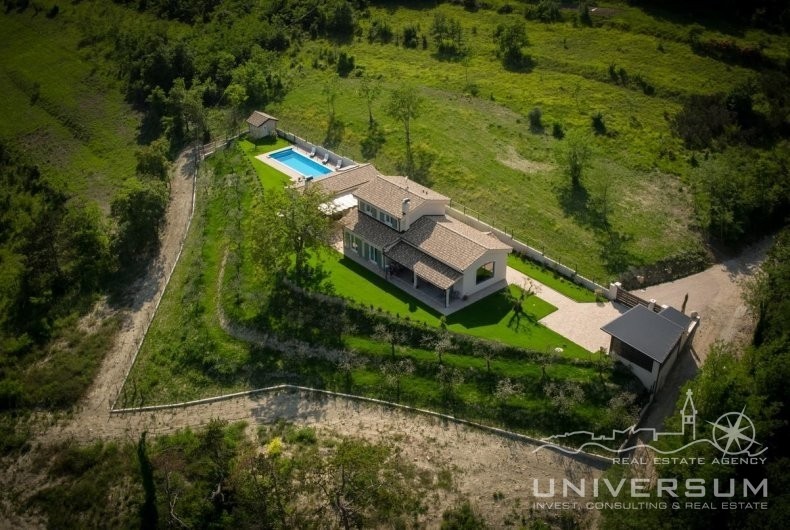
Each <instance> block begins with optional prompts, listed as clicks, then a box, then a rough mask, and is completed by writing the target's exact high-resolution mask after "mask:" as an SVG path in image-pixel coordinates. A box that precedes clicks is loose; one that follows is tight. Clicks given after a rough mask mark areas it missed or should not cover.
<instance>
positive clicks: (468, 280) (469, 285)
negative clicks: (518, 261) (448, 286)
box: [455, 250, 507, 296]
mask: <svg viewBox="0 0 790 530" xmlns="http://www.w3.org/2000/svg"><path fill="white" fill-rule="evenodd" d="M489 261H493V262H494V275H493V276H492V277H491V278H489V279H488V280H486V281H484V282H482V283H479V284H478V283H477V269H478V268H480V267H481V266H483V265H484V264H486V263H488V262H489ZM506 274H507V251H506V250H489V251H487V252H486V253H485V254H483V256H482V257H480V258H479V259H478V260H477V261H475V262H474V263H473V264H472V265H471V266H470V267H469V268H468V269H466V271H465V272H464V276H463V278H462V279H460V280H459V281H458V283H456V287H455V288H456V289H458V290H459V291H460V293H461V296H463V295H467V296H468V295H471V294H473V293H476V292H477V291H479V290H481V289H485V288H486V287H488V286H489V285H492V284H494V283H496V282H498V281H501V280H504V279H505V275H506Z"/></svg>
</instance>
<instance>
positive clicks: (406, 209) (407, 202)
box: [401, 199, 411, 215]
mask: <svg viewBox="0 0 790 530" xmlns="http://www.w3.org/2000/svg"><path fill="white" fill-rule="evenodd" d="M410 205H411V199H403V201H402V202H401V210H402V211H403V215H406V214H407V213H409V206H410Z"/></svg>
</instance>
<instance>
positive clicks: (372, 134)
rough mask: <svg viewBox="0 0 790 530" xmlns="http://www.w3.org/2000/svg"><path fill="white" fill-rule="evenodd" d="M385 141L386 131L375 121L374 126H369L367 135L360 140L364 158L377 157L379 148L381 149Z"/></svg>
mask: <svg viewBox="0 0 790 530" xmlns="http://www.w3.org/2000/svg"><path fill="white" fill-rule="evenodd" d="M385 141H386V138H385V136H384V131H383V130H382V129H381V128H380V127H379V125H378V123H376V122H373V126H372V127H369V128H368V134H367V136H365V137H364V138H363V139H362V141H361V142H360V150H361V151H362V158H364V159H365V160H370V159H372V158H376V155H377V154H378V152H379V149H381V146H383V145H384V142H385Z"/></svg>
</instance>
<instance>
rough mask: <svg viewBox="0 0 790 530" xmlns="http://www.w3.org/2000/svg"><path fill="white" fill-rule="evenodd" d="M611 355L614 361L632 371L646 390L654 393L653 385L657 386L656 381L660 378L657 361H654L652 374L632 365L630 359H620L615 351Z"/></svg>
mask: <svg viewBox="0 0 790 530" xmlns="http://www.w3.org/2000/svg"><path fill="white" fill-rule="evenodd" d="M609 354H610V355H611V356H612V359H613V360H615V361H617V362H619V363H622V364H624V365H625V366H627V367H628V368H629V369H630V370H631V373H633V374H634V375H635V376H636V377H637V379H639V381H641V382H642V384H643V385H645V388H647V389H648V390H650V391H651V392H652V391H653V385H654V384H655V382H656V379H657V378H658V374H659V370H660V365H659V364H658V363H657V362H656V361H653V370H652V371H651V372H648V371H647V370H645V369H644V368H642V367H641V366H637V365H636V364H634V363H632V362H631V361H629V360H628V359H624V358H622V357H620V356H619V355H617V354H616V353H615V352H614V351H610V353H609Z"/></svg>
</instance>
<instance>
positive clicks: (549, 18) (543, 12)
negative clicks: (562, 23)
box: [524, 0, 562, 22]
mask: <svg viewBox="0 0 790 530" xmlns="http://www.w3.org/2000/svg"><path fill="white" fill-rule="evenodd" d="M524 17H525V18H527V19H530V20H540V21H541V22H556V21H558V20H562V13H561V12H560V3H559V2H557V1H556V0H540V2H538V5H536V6H527V8H526V9H525V10H524Z"/></svg>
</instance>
